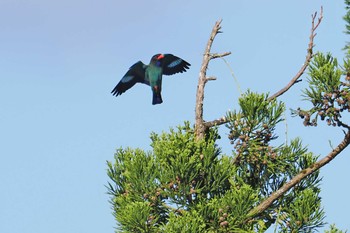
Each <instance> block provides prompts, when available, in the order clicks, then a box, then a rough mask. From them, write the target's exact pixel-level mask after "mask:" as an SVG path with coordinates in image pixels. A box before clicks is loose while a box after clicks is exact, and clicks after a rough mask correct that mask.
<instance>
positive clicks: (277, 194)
mask: <svg viewBox="0 0 350 233" xmlns="http://www.w3.org/2000/svg"><path fill="white" fill-rule="evenodd" d="M349 144H350V130H348V131H347V133H346V134H345V136H344V139H343V141H342V142H341V143H340V144H339V145H338V146H337V147H336V148H334V149H333V150H332V151H331V152H330V153H329V154H328V155H327V156H325V157H324V158H322V159H321V160H319V161H317V162H316V163H314V164H312V165H311V166H310V167H308V168H306V169H304V170H302V171H301V172H299V174H298V175H296V176H294V177H293V178H292V179H291V180H290V181H289V182H287V183H286V184H284V185H283V186H282V187H281V188H280V189H278V190H277V191H275V192H274V193H272V194H271V195H270V196H269V197H268V198H266V199H265V200H264V201H263V202H261V203H260V204H259V205H258V206H256V207H255V208H254V209H252V210H251V211H250V212H249V214H248V219H246V221H249V220H251V219H253V218H254V217H255V216H257V215H259V214H261V213H262V212H263V211H265V210H266V209H267V208H268V207H269V206H270V205H271V204H272V203H273V202H274V201H276V200H277V199H278V198H280V197H281V196H282V195H283V194H285V193H286V192H288V190H290V189H291V188H293V187H294V186H295V185H296V184H298V183H299V182H300V181H301V180H302V179H304V178H305V177H307V176H308V175H310V174H312V173H313V172H315V171H317V170H318V169H320V168H321V167H323V166H324V165H326V164H327V163H329V162H330V161H332V160H333V159H334V158H335V157H336V156H337V155H338V154H340V152H342V151H343V150H344V149H345V148H346V147H347V146H348V145H349Z"/></svg>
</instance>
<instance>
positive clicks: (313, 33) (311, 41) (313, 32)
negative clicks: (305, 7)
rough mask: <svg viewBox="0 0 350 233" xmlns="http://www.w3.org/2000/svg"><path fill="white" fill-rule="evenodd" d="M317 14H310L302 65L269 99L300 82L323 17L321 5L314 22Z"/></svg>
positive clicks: (311, 53) (310, 56)
mask: <svg viewBox="0 0 350 233" xmlns="http://www.w3.org/2000/svg"><path fill="white" fill-rule="evenodd" d="M316 16H317V12H315V14H312V15H311V17H312V22H311V34H310V37H309V45H308V48H307V54H306V58H305V62H304V64H303V65H302V67H301V68H300V70H299V71H298V73H297V74H296V75H295V76H294V77H293V78H292V79H291V80H290V82H289V83H288V84H287V86H285V87H284V88H282V89H281V90H279V91H278V92H276V93H275V94H273V95H272V96H270V97H269V100H273V99H275V98H277V97H278V96H280V95H283V94H284V93H285V92H287V91H288V90H289V88H291V87H292V86H293V85H294V84H296V83H298V82H300V81H301V80H300V79H299V78H300V77H301V76H302V75H303V74H304V72H305V70H306V68H307V67H308V66H309V64H310V61H311V59H312V57H313V50H312V49H313V47H314V38H315V36H316V29H317V28H318V26H319V25H320V23H321V21H322V19H323V7H321V12H320V16H319V17H318V19H317V23H316V24H315V19H316Z"/></svg>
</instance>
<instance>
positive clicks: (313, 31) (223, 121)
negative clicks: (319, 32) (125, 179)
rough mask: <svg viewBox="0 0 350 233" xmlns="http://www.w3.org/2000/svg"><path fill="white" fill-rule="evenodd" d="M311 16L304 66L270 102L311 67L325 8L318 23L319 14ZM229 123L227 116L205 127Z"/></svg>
mask: <svg viewBox="0 0 350 233" xmlns="http://www.w3.org/2000/svg"><path fill="white" fill-rule="evenodd" d="M311 16H312V21H311V33H310V36H309V44H308V48H307V54H306V58H305V62H304V64H303V66H302V67H301V68H300V70H299V71H298V72H297V74H296V75H295V76H294V77H293V78H292V79H291V80H290V82H289V83H288V84H287V85H286V86H285V87H284V88H282V89H281V90H279V91H278V92H276V93H275V94H273V95H272V96H270V97H269V100H273V99H275V98H277V97H278V96H281V95H282V94H284V93H285V92H287V91H288V90H289V89H290V88H291V87H292V86H293V85H294V84H295V83H297V82H299V81H301V80H300V79H299V78H300V77H301V76H302V75H303V73H304V72H305V70H306V68H307V67H308V66H309V63H310V61H311V59H312V56H313V50H312V49H313V47H314V38H315V36H316V29H317V28H318V26H319V25H320V23H321V21H322V19H323V7H321V11H320V16H319V17H318V19H317V22H315V19H316V17H317V12H315V13H314V14H312V15H311ZM227 122H228V119H227V118H226V117H225V116H223V117H221V118H219V119H216V120H213V121H208V122H205V123H204V126H205V127H206V128H210V127H213V126H217V125H222V124H226V123H227Z"/></svg>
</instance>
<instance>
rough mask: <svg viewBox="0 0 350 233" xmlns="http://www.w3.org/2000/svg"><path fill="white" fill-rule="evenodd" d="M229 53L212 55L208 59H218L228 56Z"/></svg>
mask: <svg viewBox="0 0 350 233" xmlns="http://www.w3.org/2000/svg"><path fill="white" fill-rule="evenodd" d="M230 54H231V52H225V53H213V54H211V55H210V59H215V58H220V57H226V56H228V55H230Z"/></svg>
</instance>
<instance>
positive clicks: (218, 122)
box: [204, 117, 228, 128]
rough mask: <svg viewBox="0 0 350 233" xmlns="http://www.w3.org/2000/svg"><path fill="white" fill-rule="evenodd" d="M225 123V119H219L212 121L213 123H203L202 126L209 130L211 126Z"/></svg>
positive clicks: (226, 120)
mask: <svg viewBox="0 0 350 233" xmlns="http://www.w3.org/2000/svg"><path fill="white" fill-rule="evenodd" d="M227 122H228V119H227V118H226V117H221V118H219V119H216V120H213V121H208V122H204V125H205V127H206V128H210V127H213V126H217V125H222V124H225V123H227Z"/></svg>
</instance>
